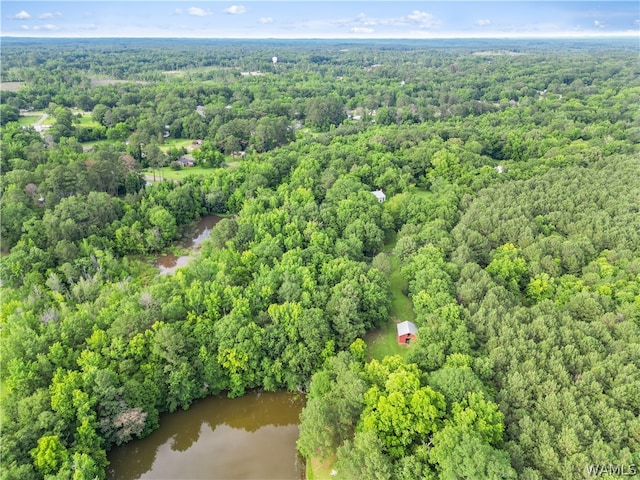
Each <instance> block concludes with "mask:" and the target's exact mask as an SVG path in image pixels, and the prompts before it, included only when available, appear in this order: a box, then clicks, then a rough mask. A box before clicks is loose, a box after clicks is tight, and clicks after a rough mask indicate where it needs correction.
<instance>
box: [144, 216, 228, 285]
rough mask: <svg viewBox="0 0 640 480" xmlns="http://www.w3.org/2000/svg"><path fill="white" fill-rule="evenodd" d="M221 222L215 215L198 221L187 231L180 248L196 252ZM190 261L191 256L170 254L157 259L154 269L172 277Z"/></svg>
mask: <svg viewBox="0 0 640 480" xmlns="http://www.w3.org/2000/svg"><path fill="white" fill-rule="evenodd" d="M220 220H222V218H221V217H218V216H217V215H207V216H204V217H202V218H201V219H200V221H199V222H198V223H197V224H196V226H195V227H194V228H193V229H192V230H189V231H187V233H186V234H185V238H184V239H183V240H182V242H181V243H180V246H182V247H183V248H187V249H189V250H191V251H194V250H196V249H197V248H198V247H199V246H200V244H201V243H202V242H203V241H204V240H206V239H207V238H208V237H209V235H211V230H212V229H213V227H215V226H216V223H218V222H219V221H220ZM190 260H191V255H181V256H177V255H174V254H172V253H169V254H167V255H163V256H162V257H158V259H157V260H156V263H155V264H156V267H158V269H159V270H160V274H161V275H172V274H173V273H174V272H175V271H176V270H177V269H178V268H180V267H184V266H185V265H186V264H187V263H189V261H190Z"/></svg>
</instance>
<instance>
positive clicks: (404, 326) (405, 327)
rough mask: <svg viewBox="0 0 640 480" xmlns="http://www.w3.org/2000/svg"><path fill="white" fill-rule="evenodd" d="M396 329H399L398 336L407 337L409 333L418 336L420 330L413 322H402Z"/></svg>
mask: <svg viewBox="0 0 640 480" xmlns="http://www.w3.org/2000/svg"><path fill="white" fill-rule="evenodd" d="M396 327H398V336H401V335H406V334H407V333H411V334H413V335H418V328H417V327H416V326H415V325H414V324H413V323H411V322H401V323H398V324H397V325H396Z"/></svg>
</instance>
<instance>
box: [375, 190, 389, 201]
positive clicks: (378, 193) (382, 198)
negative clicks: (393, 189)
mask: <svg viewBox="0 0 640 480" xmlns="http://www.w3.org/2000/svg"><path fill="white" fill-rule="evenodd" d="M371 193H372V194H373V196H374V197H376V198H377V199H378V202H379V203H382V202H384V201H385V200H386V199H387V196H386V195H385V194H384V192H383V191H382V190H374V191H373V192H371Z"/></svg>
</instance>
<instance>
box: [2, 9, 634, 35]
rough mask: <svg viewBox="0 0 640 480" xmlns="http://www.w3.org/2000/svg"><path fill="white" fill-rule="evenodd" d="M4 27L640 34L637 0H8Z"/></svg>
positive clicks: (12, 31)
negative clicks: (242, 0) (229, 0)
mask: <svg viewBox="0 0 640 480" xmlns="http://www.w3.org/2000/svg"><path fill="white" fill-rule="evenodd" d="M0 5H1V10H0V16H1V22H0V27H1V35H3V36H20V37H87V38H113V37H161V38H246V39H253V38H283V39H286V38H323V39H331V38H336V39H343V38H344V39H349V38H354V39H356V38H479V37H487V38H491V37H493V38H496V37H497V38H506V37H511V38H518V37H591V36H598V37H600V36H635V37H639V29H640V2H638V0H633V1H540V0H538V1H517V0H511V1H504V0H503V1H482V0H478V1H413V2H412V1H406V2H405V1H389V0H384V1H376V0H373V1H371V0H369V1H363V0H348V1H305V0H297V1H294V0H289V1H270V0H253V1H247V2H239V3H232V2H226V1H219V0H215V1H214V0H206V1H198V0H138V1H124V0H109V1H104V0H96V1H94V0H84V1H67V0H39V1H4V0H3V1H2V3H1V4H0Z"/></svg>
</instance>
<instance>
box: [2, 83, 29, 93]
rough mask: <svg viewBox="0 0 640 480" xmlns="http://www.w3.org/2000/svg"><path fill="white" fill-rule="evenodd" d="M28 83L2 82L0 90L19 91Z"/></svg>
mask: <svg viewBox="0 0 640 480" xmlns="http://www.w3.org/2000/svg"><path fill="white" fill-rule="evenodd" d="M23 85H26V83H24V82H0V91H3V92H17V91H18V90H20V88H22V86H23Z"/></svg>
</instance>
